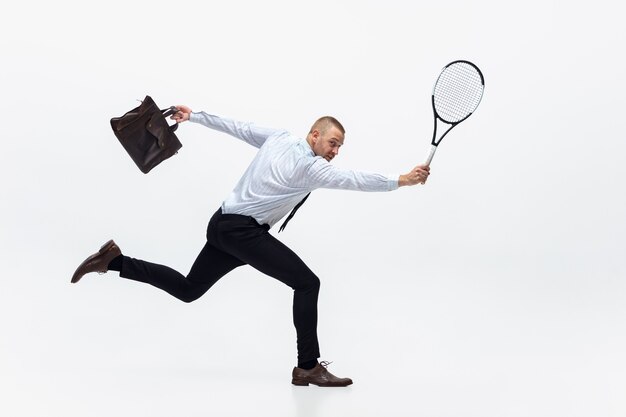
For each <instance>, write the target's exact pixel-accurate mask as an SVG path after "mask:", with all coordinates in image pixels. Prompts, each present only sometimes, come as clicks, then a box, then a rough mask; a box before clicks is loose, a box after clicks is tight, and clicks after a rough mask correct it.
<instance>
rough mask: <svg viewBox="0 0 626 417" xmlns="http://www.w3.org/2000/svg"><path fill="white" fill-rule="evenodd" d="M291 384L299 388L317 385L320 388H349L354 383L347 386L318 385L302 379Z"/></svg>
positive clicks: (294, 380)
mask: <svg viewBox="0 0 626 417" xmlns="http://www.w3.org/2000/svg"><path fill="white" fill-rule="evenodd" d="M291 383H292V384H293V385H297V386H299V387H308V386H309V384H313V385H317V386H318V387H347V386H348V385H352V381H350V383H349V384H345V385H334V384H316V383H315V382H309V381H305V380H302V379H292V380H291Z"/></svg>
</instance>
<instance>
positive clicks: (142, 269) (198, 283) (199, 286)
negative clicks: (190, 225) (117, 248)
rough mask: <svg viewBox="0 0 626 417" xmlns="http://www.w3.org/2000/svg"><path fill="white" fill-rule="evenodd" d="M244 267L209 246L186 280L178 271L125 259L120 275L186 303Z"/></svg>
mask: <svg viewBox="0 0 626 417" xmlns="http://www.w3.org/2000/svg"><path fill="white" fill-rule="evenodd" d="M241 265H243V262H241V261H240V260H239V259H236V258H235V257H233V256H232V255H229V254H227V253H225V252H223V251H221V250H219V249H217V248H215V247H213V246H212V245H211V244H209V243H207V244H205V245H204V248H202V251H201V252H200V254H199V255H198V257H197V258H196V261H195V262H194V264H193V266H192V267H191V271H190V272H189V275H187V277H185V276H184V275H183V274H181V273H180V272H178V271H175V270H174V269H172V268H170V267H168V266H164V265H159V264H155V263H151V262H146V261H142V260H139V259H134V258H130V257H128V256H123V258H122V267H121V268H120V271H119V272H120V276H121V277H123V278H128V279H132V280H135V281H140V282H145V283H147V284H150V285H152V286H154V287H157V288H160V289H162V290H163V291H166V292H167V293H169V294H171V295H173V296H174V297H176V298H178V299H179V300H182V301H184V302H187V303H188V302H191V301H194V300H196V299H198V298H200V297H201V296H202V295H203V294H204V293H205V292H207V291H208V290H209V288H211V287H212V286H213V284H215V283H216V282H217V280H219V279H220V278H221V277H223V276H224V275H226V274H227V273H228V272H230V271H232V270H233V269H234V268H236V267H238V266H241Z"/></svg>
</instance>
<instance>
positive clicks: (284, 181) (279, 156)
mask: <svg viewBox="0 0 626 417" xmlns="http://www.w3.org/2000/svg"><path fill="white" fill-rule="evenodd" d="M189 120H190V121H191V122H195V123H200V124H202V125H204V126H206V127H209V128H211V129H215V130H218V131H220V132H224V133H228V134H229V135H232V136H234V137H236V138H238V139H241V140H242V141H244V142H246V143H249V144H250V145H252V146H255V147H257V148H259V151H258V152H257V154H256V156H255V158H254V159H253V160H252V162H251V163H250V166H249V167H248V169H247V170H246V172H245V173H244V174H243V176H242V177H241V179H240V180H239V182H238V183H237V185H236V186H235V189H234V190H233V191H232V192H231V193H230V195H229V196H228V198H227V199H226V200H225V201H224V202H223V203H222V212H223V213H225V214H242V215H245V216H251V217H253V218H254V219H255V220H256V221H257V222H258V223H259V224H268V225H269V226H270V227H271V226H273V225H274V224H276V223H277V222H278V221H279V220H280V219H281V218H282V217H284V216H285V215H286V214H288V213H289V212H290V211H291V210H292V209H293V208H294V206H295V205H296V204H298V203H299V202H300V201H301V200H302V199H303V198H304V197H305V196H306V195H307V194H308V193H309V192H311V191H313V190H315V189H317V188H335V189H344V190H358V191H391V190H395V189H397V188H398V178H399V176H398V175H391V176H387V175H381V174H375V173H369V172H364V171H352V170H346V169H340V168H337V167H335V166H333V165H331V164H330V163H329V162H328V161H326V160H325V159H324V158H323V157H321V156H316V155H315V153H314V152H313V150H312V149H311V146H310V145H309V144H308V142H307V141H306V140H305V139H302V138H299V137H297V136H294V135H292V134H290V133H289V132H287V131H285V130H279V129H270V128H265V127H259V126H256V125H254V124H252V123H244V122H238V121H235V120H231V119H227V118H222V117H218V116H214V115H210V114H207V113H205V112H194V113H191V115H190V117H189Z"/></svg>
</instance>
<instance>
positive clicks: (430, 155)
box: [424, 145, 437, 165]
mask: <svg viewBox="0 0 626 417" xmlns="http://www.w3.org/2000/svg"><path fill="white" fill-rule="evenodd" d="M436 151H437V145H433V146H431V147H430V154H429V155H428V159H426V162H425V163H424V165H430V162H431V161H432V160H433V156H435V152H436Z"/></svg>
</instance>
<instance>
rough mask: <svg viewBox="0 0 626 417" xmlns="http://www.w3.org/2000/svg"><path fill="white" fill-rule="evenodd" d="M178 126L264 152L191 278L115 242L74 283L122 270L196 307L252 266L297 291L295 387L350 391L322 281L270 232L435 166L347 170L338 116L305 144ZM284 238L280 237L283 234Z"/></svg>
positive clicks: (249, 127)
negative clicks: (320, 207) (336, 367)
mask: <svg viewBox="0 0 626 417" xmlns="http://www.w3.org/2000/svg"><path fill="white" fill-rule="evenodd" d="M177 109H178V112H177V113H176V114H175V115H173V116H172V119H174V120H175V121H176V122H177V123H183V122H185V121H187V120H189V121H191V122H195V123H200V124H202V125H204V126H207V127H209V128H211V129H215V130H218V131H221V132H224V133H228V134H230V135H232V136H234V137H236V138H239V139H241V140H243V141H244V142H247V143H249V144H251V145H253V146H255V147H257V148H259V151H258V152H257V154H256V157H255V158H254V160H253V161H252V163H251V164H250V166H249V167H248V169H247V170H246V172H245V173H244V175H243V177H242V178H241V179H240V180H239V183H238V184H237V185H236V186H235V189H234V190H233V191H232V193H231V194H230V195H229V196H228V198H227V199H226V200H225V201H224V202H223V204H222V206H221V207H220V208H219V209H218V210H217V212H216V213H215V214H214V215H213V217H212V218H211V220H210V221H209V225H208V228H207V243H206V244H205V246H204V248H203V249H202V251H201V252H200V254H199V255H198V257H197V259H196V261H195V262H194V264H193V266H192V267H191V271H190V272H189V274H188V275H187V276H186V277H185V276H183V275H182V274H180V273H179V272H177V271H175V270H173V269H171V268H169V267H167V266H163V265H158V264H154V263H150V262H145V261H142V260H138V259H133V258H130V257H127V256H124V255H122V253H121V250H120V248H119V247H118V246H117V245H116V244H115V242H113V241H112V240H111V241H109V242H107V243H106V244H105V245H104V246H102V248H101V249H100V250H99V251H98V252H97V253H95V254H93V255H91V256H90V257H88V258H87V259H86V260H85V261H84V262H83V263H82V264H81V265H80V266H79V267H78V269H77V270H76V272H75V273H74V276H73V277H72V282H73V283H75V282H78V281H79V280H80V279H81V278H82V276H83V275H85V274H86V273H89V272H106V271H109V270H113V271H118V272H119V273H120V276H121V277H124V278H128V279H132V280H135V281H140V282H145V283H148V284H151V285H153V286H155V287H157V288H160V289H162V290H164V291H167V292H168V293H169V294H171V295H173V296H174V297H176V298H178V299H180V300H182V301H184V302H191V301H194V300H196V299H198V298H199V297H201V296H202V295H203V294H204V293H205V292H206V291H208V290H209V288H211V286H212V285H213V284H215V282H217V280H219V279H220V278H221V277H222V276H224V275H225V274H227V273H228V272H229V271H231V270H233V269H234V268H236V267H238V266H241V265H246V264H247V265H250V266H252V267H254V268H256V269H257V270H259V271H261V272H263V273H265V274H267V275H269V276H271V277H274V278H276V279H278V280H279V281H281V282H283V283H285V284H286V285H288V286H290V287H291V288H292V289H293V290H294V297H293V322H294V325H295V328H296V335H297V348H298V364H297V366H296V367H294V369H293V372H292V383H293V384H295V385H309V384H315V385H318V386H347V385H350V384H352V380H351V379H349V378H338V377H336V376H334V375H333V374H331V373H330V372H328V370H327V365H328V363H327V362H324V361H322V362H321V363H318V361H317V359H318V358H319V357H320V352H319V345H318V340H317V298H318V293H319V286H320V281H319V279H318V278H317V276H315V274H314V273H313V272H312V271H311V270H310V269H309V268H308V267H307V266H306V265H305V264H304V262H303V261H302V260H301V259H300V258H299V257H298V256H297V255H296V254H295V253H294V252H292V251H291V250H290V249H289V248H288V247H287V246H285V245H284V244H282V243H281V242H280V241H278V240H277V239H276V238H274V237H273V236H272V235H270V234H269V229H270V228H271V227H272V226H274V225H275V224H276V223H277V222H278V221H279V220H280V219H281V218H282V217H284V216H285V215H286V214H287V213H289V212H290V211H291V214H290V215H289V217H288V218H287V220H286V221H285V222H284V223H283V225H282V227H281V230H282V229H283V228H284V227H285V226H286V223H287V222H288V221H289V220H290V219H291V217H292V216H293V214H294V213H295V210H297V209H298V207H299V206H300V204H302V202H304V200H305V199H306V197H308V195H309V193H310V192H311V191H313V190H315V189H317V188H336V189H346V190H360V191H391V190H395V189H397V188H398V187H400V186H406V185H416V184H424V183H425V182H426V180H427V178H428V175H429V172H430V170H429V167H428V166H424V165H418V166H417V167H415V168H414V169H412V170H411V171H410V172H408V173H407V174H404V175H400V176H386V175H380V174H374V173H367V172H362V171H350V170H342V169H339V168H336V167H334V166H333V165H331V164H330V162H331V161H332V160H333V159H334V158H335V157H336V156H337V154H338V153H339V149H340V148H341V146H342V145H343V143H344V135H345V130H344V128H343V126H341V124H340V123H339V122H338V121H337V120H336V119H335V118H333V117H330V116H326V117H322V118H320V119H319V120H317V121H316V122H315V123H314V124H313V126H312V127H311V130H310V131H309V134H308V135H307V137H306V139H301V138H298V137H296V136H293V135H291V134H290V133H289V132H286V131H284V130H276V129H268V128H262V127H258V126H255V125H253V124H251V123H242V122H238V121H234V120H231V119H226V118H220V117H217V116H214V115H210V114H207V113H204V112H197V113H196V112H192V110H191V109H190V108H189V107H187V106H177ZM279 231H280V230H279Z"/></svg>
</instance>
